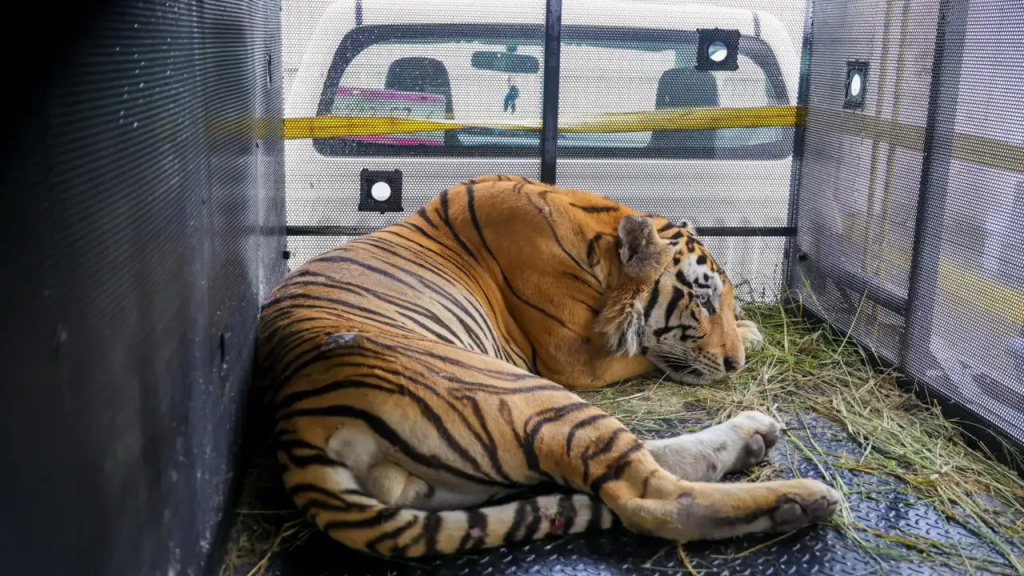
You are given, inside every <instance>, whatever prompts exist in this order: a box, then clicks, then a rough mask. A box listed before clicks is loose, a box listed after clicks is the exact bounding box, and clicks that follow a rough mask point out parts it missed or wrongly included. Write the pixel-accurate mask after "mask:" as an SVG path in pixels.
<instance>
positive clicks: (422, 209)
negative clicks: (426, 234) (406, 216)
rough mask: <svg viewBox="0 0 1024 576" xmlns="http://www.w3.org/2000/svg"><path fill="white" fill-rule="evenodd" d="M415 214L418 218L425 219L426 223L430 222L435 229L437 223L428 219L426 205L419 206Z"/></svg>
mask: <svg viewBox="0 0 1024 576" xmlns="http://www.w3.org/2000/svg"><path fill="white" fill-rule="evenodd" d="M416 214H417V215H419V217H420V218H423V219H424V220H426V222H427V224H430V226H431V228H433V229H435V230H437V224H434V221H433V220H431V219H430V214H427V207H426V206H420V209H419V210H417V211H416Z"/></svg>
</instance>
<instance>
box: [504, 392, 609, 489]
mask: <svg viewBox="0 0 1024 576" xmlns="http://www.w3.org/2000/svg"><path fill="white" fill-rule="evenodd" d="M592 408H594V406H593V405H592V404H590V403H588V402H574V403H572V404H564V405H561V406H554V407H552V408H546V409H544V410H541V411H539V412H535V413H534V414H531V415H530V417H529V418H527V419H526V422H524V423H523V431H524V436H523V438H522V440H521V442H520V444H521V445H522V447H523V455H524V456H525V458H526V465H527V467H529V469H530V470H532V471H533V472H536V473H538V474H541V475H542V476H545V477H547V478H551V479H552V480H553V478H552V477H551V475H550V474H548V473H547V472H545V471H543V470H541V467H540V459H539V458H538V457H537V450H536V446H535V444H536V442H537V437H538V436H539V435H540V433H541V432H542V431H543V429H544V427H545V426H547V425H548V424H551V423H552V422H557V421H559V420H562V419H564V418H565V417H566V416H571V415H572V414H575V413H576V412H579V411H581V410H587V409H592ZM510 415H511V412H510Z"/></svg>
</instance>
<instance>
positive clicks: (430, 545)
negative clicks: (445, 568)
mask: <svg viewBox="0 0 1024 576" xmlns="http://www.w3.org/2000/svg"><path fill="white" fill-rule="evenodd" d="M423 534H426V542H424V543H423V554H424V555H427V556H433V555H434V554H437V538H438V536H440V535H441V515H440V514H438V513H437V512H428V513H427V517H426V519H424V521H423Z"/></svg>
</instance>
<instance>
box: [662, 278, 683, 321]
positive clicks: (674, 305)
mask: <svg viewBox="0 0 1024 576" xmlns="http://www.w3.org/2000/svg"><path fill="white" fill-rule="evenodd" d="M685 297H686V292H684V291H683V289H682V288H680V287H679V286H673V287H672V296H671V297H670V298H669V299H668V304H666V305H665V324H668V323H669V322H670V321H671V320H672V315H673V314H675V312H676V310H678V309H679V303H680V302H682V301H683V298H685Z"/></svg>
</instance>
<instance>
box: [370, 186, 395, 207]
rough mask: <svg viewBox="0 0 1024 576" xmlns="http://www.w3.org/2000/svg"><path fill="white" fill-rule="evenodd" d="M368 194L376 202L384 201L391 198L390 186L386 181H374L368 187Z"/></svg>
mask: <svg viewBox="0 0 1024 576" xmlns="http://www.w3.org/2000/svg"><path fill="white" fill-rule="evenodd" d="M370 196H373V199H374V200H376V201H377V202H384V201H386V200H387V199H388V198H391V186H390V185H389V184H388V183H387V182H376V183H374V185H373V186H372V187H371V188H370Z"/></svg>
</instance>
